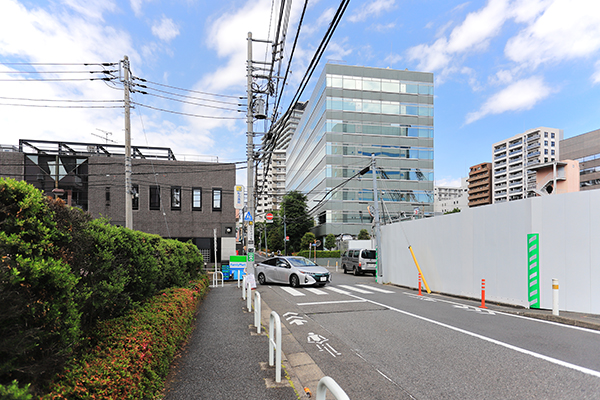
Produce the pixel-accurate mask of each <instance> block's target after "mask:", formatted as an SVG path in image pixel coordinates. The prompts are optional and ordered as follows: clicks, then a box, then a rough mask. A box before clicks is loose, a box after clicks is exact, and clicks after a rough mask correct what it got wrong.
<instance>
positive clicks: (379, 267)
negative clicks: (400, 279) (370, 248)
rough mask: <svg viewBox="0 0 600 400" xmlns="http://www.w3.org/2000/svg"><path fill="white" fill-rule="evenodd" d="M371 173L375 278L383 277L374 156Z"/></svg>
mask: <svg viewBox="0 0 600 400" xmlns="http://www.w3.org/2000/svg"><path fill="white" fill-rule="evenodd" d="M371 173H372V174H373V213H374V216H373V222H374V223H375V250H376V251H377V278H380V277H382V276H383V272H382V266H383V262H382V261H383V260H382V256H381V223H380V221H379V199H378V196H377V194H378V193H377V163H376V161H375V154H374V153H372V154H371Z"/></svg>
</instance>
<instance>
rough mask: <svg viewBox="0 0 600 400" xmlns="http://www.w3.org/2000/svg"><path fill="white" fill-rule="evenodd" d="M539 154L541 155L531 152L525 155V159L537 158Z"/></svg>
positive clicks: (537, 152)
mask: <svg viewBox="0 0 600 400" xmlns="http://www.w3.org/2000/svg"><path fill="white" fill-rule="evenodd" d="M540 154H542V153H540V152H539V151H533V152H531V153H527V158H531V157H537V156H539V155H540Z"/></svg>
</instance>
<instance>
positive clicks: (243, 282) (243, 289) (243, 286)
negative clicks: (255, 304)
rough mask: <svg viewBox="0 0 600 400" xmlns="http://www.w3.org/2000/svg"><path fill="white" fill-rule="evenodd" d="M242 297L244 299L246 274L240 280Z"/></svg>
mask: <svg viewBox="0 0 600 400" xmlns="http://www.w3.org/2000/svg"><path fill="white" fill-rule="evenodd" d="M242 299H244V300H246V276H244V279H243V280H242Z"/></svg>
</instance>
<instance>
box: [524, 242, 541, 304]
mask: <svg viewBox="0 0 600 400" xmlns="http://www.w3.org/2000/svg"><path fill="white" fill-rule="evenodd" d="M527 260H528V263H527V278H528V284H527V288H528V291H529V308H540V234H539V233H530V234H528V235H527Z"/></svg>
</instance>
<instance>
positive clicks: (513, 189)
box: [509, 187, 523, 195]
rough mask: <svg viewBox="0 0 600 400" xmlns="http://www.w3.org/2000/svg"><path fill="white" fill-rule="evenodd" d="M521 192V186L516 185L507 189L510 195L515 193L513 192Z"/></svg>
mask: <svg viewBox="0 0 600 400" xmlns="http://www.w3.org/2000/svg"><path fill="white" fill-rule="evenodd" d="M521 192H523V188H521V187H518V188H512V189H510V191H509V193H510V194H511V195H513V194H515V193H521Z"/></svg>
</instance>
